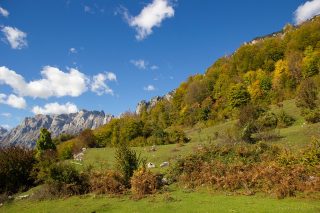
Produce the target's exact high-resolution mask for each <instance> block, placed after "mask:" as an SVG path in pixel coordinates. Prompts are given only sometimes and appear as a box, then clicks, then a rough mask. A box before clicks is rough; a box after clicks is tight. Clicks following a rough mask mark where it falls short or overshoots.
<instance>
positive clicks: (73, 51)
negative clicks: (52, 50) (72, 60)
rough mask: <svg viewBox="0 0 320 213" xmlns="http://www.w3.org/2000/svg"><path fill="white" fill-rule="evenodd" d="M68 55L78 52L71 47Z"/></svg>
mask: <svg viewBox="0 0 320 213" xmlns="http://www.w3.org/2000/svg"><path fill="white" fill-rule="evenodd" d="M69 53H74V54H75V53H78V51H77V49H76V48H74V47H71V48H70V49H69Z"/></svg>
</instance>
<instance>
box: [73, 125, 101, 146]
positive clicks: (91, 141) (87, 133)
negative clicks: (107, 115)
mask: <svg viewBox="0 0 320 213" xmlns="http://www.w3.org/2000/svg"><path fill="white" fill-rule="evenodd" d="M78 140H79V143H80V144H81V145H83V147H90V148H93V147H96V146H97V143H96V139H95V137H94V135H93V131H92V130H91V129H85V130H83V131H82V132H81V133H80V135H79V137H78Z"/></svg>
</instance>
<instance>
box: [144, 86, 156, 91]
mask: <svg viewBox="0 0 320 213" xmlns="http://www.w3.org/2000/svg"><path fill="white" fill-rule="evenodd" d="M143 89H144V90H145V91H148V92H151V91H154V90H155V89H156V88H155V87H154V86H153V85H151V84H150V85H148V86H146V87H144V88H143Z"/></svg>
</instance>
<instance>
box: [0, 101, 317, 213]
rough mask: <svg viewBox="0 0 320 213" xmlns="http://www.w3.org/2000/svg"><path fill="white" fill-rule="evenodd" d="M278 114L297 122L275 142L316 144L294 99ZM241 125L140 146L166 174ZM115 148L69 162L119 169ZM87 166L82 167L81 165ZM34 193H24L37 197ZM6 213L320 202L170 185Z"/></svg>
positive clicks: (265, 208)
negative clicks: (139, 195) (148, 192)
mask: <svg viewBox="0 0 320 213" xmlns="http://www.w3.org/2000/svg"><path fill="white" fill-rule="evenodd" d="M271 110H272V111H273V112H275V113H277V112H279V110H284V111H285V112H286V113H288V114H289V115H291V116H293V117H294V118H295V119H296V122H295V123H294V125H293V126H291V127H288V128H283V129H280V130H279V131H280V136H281V138H280V139H279V140H277V141H274V142H270V143H274V144H278V145H280V146H285V147H288V148H291V149H299V148H301V147H304V146H307V145H308V144H309V143H310V138H311V137H312V136H316V137H319V136H320V124H305V122H304V120H303V118H302V117H301V116H300V112H299V110H298V108H297V107H296V106H295V103H294V101H292V100H291V101H286V102H284V103H283V107H282V108H281V109H280V108H279V107H277V106H273V107H272V109H271ZM234 124H235V121H229V122H226V123H223V124H219V125H215V126H213V127H208V128H203V129H196V128H195V129H190V130H188V131H187V135H188V137H190V138H191V141H190V142H189V143H187V144H185V145H178V144H171V145H162V146H156V151H150V150H149V149H150V147H136V148H134V149H135V150H136V151H137V152H138V153H141V156H142V157H145V158H146V159H147V162H153V163H155V164H156V166H157V167H156V168H154V169H152V171H154V172H164V171H165V170H166V169H167V168H160V167H159V165H160V163H162V162H164V161H169V162H170V163H174V161H175V159H176V158H178V157H179V156H185V155H187V154H190V153H192V152H195V151H196V149H198V147H199V146H201V145H204V144H206V143H215V142H216V140H214V135H215V134H216V132H218V133H221V132H223V131H225V130H226V129H228V128H230V127H232V125H234ZM114 152H115V149H114V148H110V147H106V148H99V149H98V148H96V149H88V150H87V151H86V153H85V156H84V160H83V161H82V162H81V163H79V162H75V161H73V160H70V161H69V162H70V163H72V164H74V165H76V167H77V168H78V169H83V168H86V167H87V166H90V165H91V166H93V168H95V169H99V170H103V169H108V168H112V167H113V165H114ZM79 164H82V165H79ZM33 190H34V189H31V190H30V191H29V192H26V193H24V194H28V193H29V194H30V193H32V191H33ZM0 212H6V213H10V212H25V213H28V212H30V213H31V212H32V213H34V212H59V213H63V212H78V213H80V212H121V213H125V212H130V213H134V212H183V213H185V212H290V213H292V212H310V213H311V212H312V213H314V212H320V201H319V200H317V199H315V198H314V199H312V198H302V196H298V197H296V198H285V199H282V200H279V199H276V198H274V196H272V195H261V194H258V195H254V196H244V195H228V194H227V193H216V192H212V191H210V190H207V189H200V190H198V191H191V192H190V191H186V190H184V189H182V188H179V187H177V186H170V187H169V188H168V190H166V191H164V192H162V193H158V194H156V195H153V196H148V197H146V198H143V199H141V200H138V201H136V200H133V199H131V198H130V195H126V196H121V197H108V196H96V195H84V196H74V197H70V198H66V199H56V200H45V201H33V200H20V201H13V202H11V203H7V204H5V205H4V206H2V207H0Z"/></svg>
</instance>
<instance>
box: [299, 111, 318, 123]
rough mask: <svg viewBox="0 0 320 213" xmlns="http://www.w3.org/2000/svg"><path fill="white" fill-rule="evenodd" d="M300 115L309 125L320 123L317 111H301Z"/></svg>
mask: <svg viewBox="0 0 320 213" xmlns="http://www.w3.org/2000/svg"><path fill="white" fill-rule="evenodd" d="M302 115H303V117H304V119H305V120H306V121H307V122H309V123H318V122H320V110H319V109H303V110H302Z"/></svg>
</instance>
